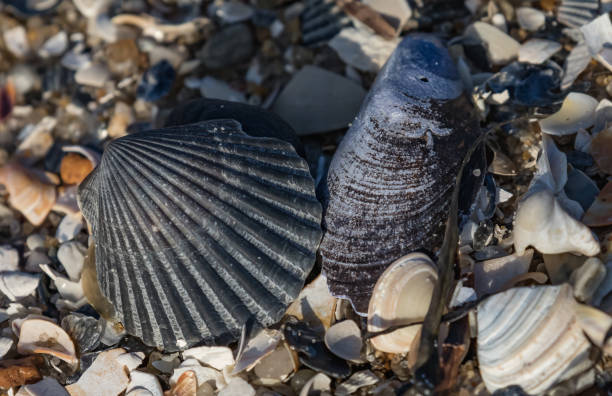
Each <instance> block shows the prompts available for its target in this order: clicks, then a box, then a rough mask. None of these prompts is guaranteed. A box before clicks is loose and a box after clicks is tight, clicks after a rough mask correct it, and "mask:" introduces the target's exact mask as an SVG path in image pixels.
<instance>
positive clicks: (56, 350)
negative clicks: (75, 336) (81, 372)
mask: <svg viewBox="0 0 612 396" xmlns="http://www.w3.org/2000/svg"><path fill="white" fill-rule="evenodd" d="M17 352H19V353H20V354H22V355H26V354H29V353H45V354H49V355H53V356H56V357H58V358H60V359H62V360H64V361H66V362H68V363H69V364H71V365H76V364H78V362H79V360H78V358H77V357H76V351H75V348H74V343H73V342H72V339H70V336H69V335H68V334H67V333H66V332H65V331H64V329H62V328H61V327H59V326H58V325H56V324H55V323H51V322H49V321H47V320H42V319H28V320H25V321H24V322H23V323H22V324H21V329H20V331H19V343H18V344H17Z"/></svg>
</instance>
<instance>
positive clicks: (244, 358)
mask: <svg viewBox="0 0 612 396" xmlns="http://www.w3.org/2000/svg"><path fill="white" fill-rule="evenodd" d="M281 339H282V334H281V333H280V331H278V330H269V329H264V330H262V331H261V332H260V333H259V334H257V335H256V336H255V337H254V338H252V339H251V340H249V342H248V343H247V345H246V347H245V348H244V350H243V351H242V353H241V354H240V355H238V356H237V357H236V364H235V365H234V369H233V370H232V374H233V375H236V374H238V373H240V372H241V371H244V370H250V369H252V368H253V367H254V366H255V365H256V364H257V363H258V362H259V361H260V360H261V359H263V358H264V357H266V356H267V355H269V354H271V353H272V352H273V351H274V350H275V349H276V346H277V345H278V343H279V342H280V340H281Z"/></svg>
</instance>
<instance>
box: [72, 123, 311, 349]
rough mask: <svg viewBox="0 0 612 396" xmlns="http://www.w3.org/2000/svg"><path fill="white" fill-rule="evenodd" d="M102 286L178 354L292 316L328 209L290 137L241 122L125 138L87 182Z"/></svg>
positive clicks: (84, 198)
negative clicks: (290, 308)
mask: <svg viewBox="0 0 612 396" xmlns="http://www.w3.org/2000/svg"><path fill="white" fill-rule="evenodd" d="M79 204H80V206H81V209H82V211H83V214H84V215H85V217H86V218H87V220H88V221H89V223H90V225H91V228H92V233H93V236H94V240H95V243H96V253H95V255H96V256H95V260H96V270H97V273H98V282H99V284H100V288H101V291H102V293H103V294H104V295H105V296H106V297H107V298H108V299H109V300H110V301H111V302H112V303H113V305H114V306H115V309H116V311H117V312H118V316H119V319H120V320H121V322H122V323H123V325H124V326H125V327H126V329H127V330H128V332H129V333H130V334H133V335H135V336H138V337H140V338H142V339H143V341H144V342H145V343H147V344H149V345H155V346H158V347H160V348H163V349H166V350H177V349H183V348H185V347H188V346H191V345H194V344H196V343H199V342H202V341H203V342H205V343H209V344H210V343H215V344H224V343H228V342H230V341H232V340H233V339H234V338H235V337H237V336H238V335H239V332H240V328H241V326H242V324H243V323H244V322H245V321H246V320H247V319H248V318H251V317H254V318H255V320H256V321H257V322H259V323H260V324H261V325H263V326H268V325H270V324H272V323H274V322H276V321H277V320H279V319H280V317H281V316H282V314H283V313H284V311H285V309H286V306H287V305H288V304H289V303H290V302H291V301H292V300H293V299H294V298H295V297H296V296H297V295H298V293H299V291H300V290H301V288H302V286H303V283H304V280H305V278H306V276H307V275H308V273H309V271H310V270H311V268H312V266H313V265H314V261H315V252H316V249H317V247H318V244H319V240H320V237H321V229H320V221H321V206H320V204H319V202H318V201H317V200H316V197H315V193H314V181H313V179H312V177H311V176H310V173H309V171H308V165H307V164H306V162H305V161H304V160H303V159H301V158H300V157H299V156H298V155H297V154H296V153H295V150H294V149H293V147H291V145H290V144H289V143H286V142H283V141H280V140H278V139H272V138H254V137H250V136H248V135H246V134H245V133H244V132H242V130H241V128H240V124H239V123H238V122H236V121H234V120H214V121H206V122H201V123H196V124H190V125H184V126H177V127H169V128H163V129H159V130H154V131H148V132H142V133H137V134H133V135H128V136H125V137H123V138H121V139H117V140H115V141H113V142H112V143H111V144H110V145H109V146H108V147H107V149H106V151H105V152H104V154H103V156H102V161H101V163H100V166H99V167H98V168H97V169H96V170H95V171H94V172H92V174H91V175H90V176H89V177H88V178H87V179H86V180H85V181H84V182H83V183H82V184H81V187H80V190H79Z"/></svg>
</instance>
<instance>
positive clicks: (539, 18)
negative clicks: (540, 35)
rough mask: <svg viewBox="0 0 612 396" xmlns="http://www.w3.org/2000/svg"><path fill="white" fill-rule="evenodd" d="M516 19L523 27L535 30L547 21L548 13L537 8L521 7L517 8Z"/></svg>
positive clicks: (531, 30)
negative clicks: (545, 13)
mask: <svg viewBox="0 0 612 396" xmlns="http://www.w3.org/2000/svg"><path fill="white" fill-rule="evenodd" d="M516 20H517V22H518V24H519V26H520V27H521V28H523V29H525V30H527V31H529V32H535V31H537V30H538V29H540V28H541V27H542V26H544V24H545V23H546V15H544V13H543V12H542V11H540V10H536V9H535V8H531V7H519V8H517V9H516Z"/></svg>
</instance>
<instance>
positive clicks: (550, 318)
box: [477, 284, 592, 394]
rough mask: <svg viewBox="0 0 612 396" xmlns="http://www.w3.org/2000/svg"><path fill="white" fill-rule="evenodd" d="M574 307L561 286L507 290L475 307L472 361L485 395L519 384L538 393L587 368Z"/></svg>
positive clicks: (585, 344)
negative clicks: (475, 347)
mask: <svg viewBox="0 0 612 396" xmlns="http://www.w3.org/2000/svg"><path fill="white" fill-rule="evenodd" d="M575 305H576V302H575V300H574V297H573V295H572V289H571V287H570V286H569V285H567V284H564V285H561V286H539V287H518V288H513V289H510V290H507V291H505V292H502V293H499V294H495V295H493V296H491V297H489V298H488V299H486V300H485V301H483V302H482V303H481V304H480V305H479V306H478V314H477V320H478V337H477V340H478V362H479V365H480V374H481V375H482V379H483V381H484V383H485V385H486V387H487V389H488V390H489V392H494V391H495V390H497V389H501V388H505V387H507V386H509V385H519V386H521V387H522V388H523V390H524V391H525V392H527V393H529V394H540V393H542V392H544V391H546V390H547V389H548V388H549V387H551V386H552V385H554V384H557V383H559V382H561V381H563V380H565V379H567V378H570V377H572V376H573V375H575V374H578V373H581V372H582V371H584V370H586V369H588V368H589V367H590V366H591V364H592V363H591V361H590V359H589V353H590V349H591V345H590V343H589V341H588V340H587V339H586V337H585V336H584V334H583V332H582V329H581V327H580V326H579V325H578V321H577V319H576V316H575V315H574V307H575Z"/></svg>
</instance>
